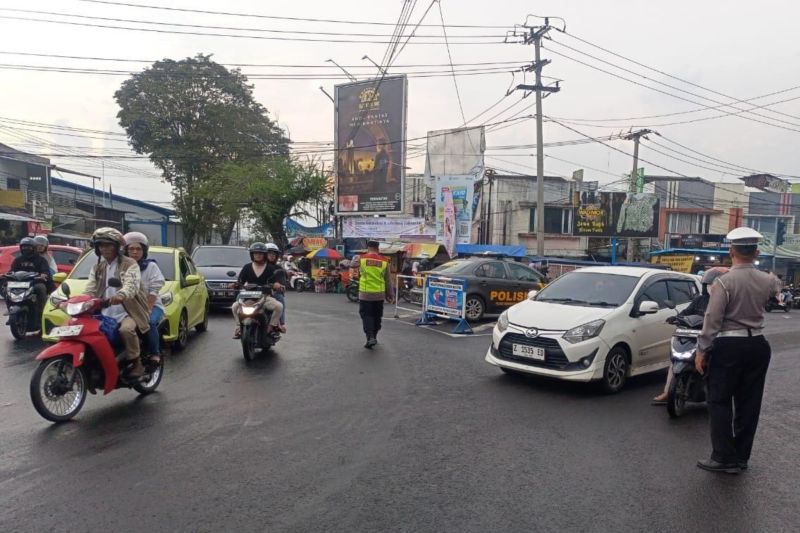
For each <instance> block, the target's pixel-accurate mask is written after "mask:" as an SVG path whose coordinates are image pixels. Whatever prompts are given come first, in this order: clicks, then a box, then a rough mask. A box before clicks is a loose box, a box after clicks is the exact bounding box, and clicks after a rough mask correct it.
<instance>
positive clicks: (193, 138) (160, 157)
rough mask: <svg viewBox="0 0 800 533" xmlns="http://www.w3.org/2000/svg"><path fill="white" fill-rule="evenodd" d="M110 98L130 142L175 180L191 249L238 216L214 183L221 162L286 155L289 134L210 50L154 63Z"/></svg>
mask: <svg viewBox="0 0 800 533" xmlns="http://www.w3.org/2000/svg"><path fill="white" fill-rule="evenodd" d="M114 98H115V99H116V101H117V103H118V104H119V106H120V111H119V113H117V118H118V119H119V123H120V125H121V126H122V127H123V128H124V129H125V131H126V132H127V134H128V140H129V142H130V144H131V146H132V148H133V149H134V150H135V151H136V152H137V153H140V154H147V155H148V156H149V157H150V161H152V162H153V164H154V165H156V166H157V167H158V168H159V169H160V170H161V171H162V174H163V176H164V179H165V181H167V182H168V183H169V184H170V185H172V187H173V196H174V198H173V201H174V205H175V210H176V212H177V214H178V216H180V218H181V220H182V222H183V227H184V237H185V241H186V243H185V245H186V246H187V247H189V248H191V247H192V246H193V244H194V243H195V241H196V240H197V239H198V237H207V236H208V235H210V233H211V231H212V230H213V229H218V230H220V231H221V232H222V233H225V231H227V233H228V235H230V231H231V230H232V229H233V226H234V225H235V223H236V220H237V218H238V211H236V213H234V212H233V211H231V210H230V209H228V208H229V207H230V199H229V198H226V197H225V195H224V194H222V193H221V192H219V191H222V190H223V189H224V188H223V187H216V183H215V182H214V179H216V178H217V177H219V172H218V171H219V169H220V168H222V167H223V166H225V165H226V164H230V163H232V162H239V163H243V162H246V161H255V160H258V159H260V158H263V157H264V156H266V155H268V154H269V155H271V156H273V157H274V156H284V157H286V156H288V154H289V147H288V142H289V141H288V139H287V138H286V136H285V135H284V133H283V131H282V130H281V129H280V128H279V127H278V126H277V124H276V123H275V122H273V121H272V120H271V119H270V118H269V116H268V113H267V110H266V108H264V106H262V105H261V104H259V103H258V102H256V100H255V99H254V97H253V87H252V85H250V84H248V82H247V78H246V77H245V76H243V75H242V73H241V72H240V71H239V70H238V69H233V70H228V69H226V68H225V67H224V66H222V65H220V64H218V63H215V62H214V61H212V60H211V56H206V55H202V54H199V55H197V56H196V57H193V58H186V59H183V60H180V61H174V60H170V59H164V60H161V61H157V62H155V63H153V65H152V66H150V67H149V68H147V69H145V70H144V71H142V72H140V73H137V74H134V75H133V76H132V77H131V78H130V79H128V80H126V81H125V82H123V83H122V86H121V87H120V89H119V90H118V91H117V92H116V93H115V94H114ZM215 191H217V192H215Z"/></svg>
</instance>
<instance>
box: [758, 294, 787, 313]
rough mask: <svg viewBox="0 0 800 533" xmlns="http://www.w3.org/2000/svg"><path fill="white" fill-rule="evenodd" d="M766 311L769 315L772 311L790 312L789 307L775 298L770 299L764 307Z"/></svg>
mask: <svg viewBox="0 0 800 533" xmlns="http://www.w3.org/2000/svg"><path fill="white" fill-rule="evenodd" d="M764 309H765V310H766V311H767V313H771V312H772V311H783V312H784V313H788V312H789V306H788V305H786V304H784V303H781V302H779V301H778V299H777V298H775V297H774V296H772V297H770V299H769V300H768V301H767V305H765V306H764Z"/></svg>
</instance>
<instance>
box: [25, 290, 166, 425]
mask: <svg viewBox="0 0 800 533" xmlns="http://www.w3.org/2000/svg"><path fill="white" fill-rule="evenodd" d="M108 283H109V286H111V287H120V286H121V283H120V281H119V280H118V279H116V278H112V279H110V280H109V281H108ZM61 290H62V292H63V293H64V294H65V295H66V297H67V300H66V301H65V302H64V303H63V304H62V306H63V308H64V311H66V313H67V314H68V315H69V316H70V319H69V320H68V321H67V323H66V324H64V325H63V326H59V327H55V328H53V329H52V331H51V332H50V335H51V336H53V337H58V342H57V343H56V344H54V345H52V346H50V347H48V348H46V349H45V350H44V351H42V352H41V353H40V354H39V355H37V356H36V360H37V361H40V363H39V366H38V367H36V370H35V371H34V373H33V376H32V377H31V385H30V393H31V400H32V401H33V406H34V407H35V408H36V411H37V412H38V413H39V414H40V415H42V416H43V417H44V418H46V419H47V420H50V421H51V422H65V421H67V420H70V419H71V418H72V417H74V416H75V415H77V414H78V412H79V411H80V410H81V408H82V407H83V404H84V402H85V401H86V393H87V392H91V393H92V394H96V392H97V389H102V390H103V392H104V394H108V393H110V392H111V391H113V390H114V389H121V388H128V389H131V388H132V389H134V390H135V391H136V392H138V393H139V394H150V393H151V392H153V391H155V390H156V389H157V388H158V385H159V383H161V377H162V375H163V373H164V359H163V358H161V361H160V362H158V363H155V362H153V361H152V360H150V358H149V357H147V356H145V355H142V362H143V364H144V367H145V373H144V375H142V376H141V377H136V378H133V377H127V375H126V374H127V371H128V370H129V367H130V365H131V362H130V361H128V360H120V359H119V358H120V356H121V355H122V353H121V350H115V349H114V346H112V344H111V343H110V342H109V339H108V336H107V335H106V333H104V332H103V328H102V324H103V322H102V317H100V316H97V315H99V314H100V312H101V311H102V309H103V308H105V307H107V306H108V300H107V299H104V298H94V297H92V296H89V295H80V296H74V297H72V298H70V290H69V287H68V286H67V284H66V283H64V284H62V285H61ZM145 344H146V343H144V342H142V343H141V345H142V347H144V346H145Z"/></svg>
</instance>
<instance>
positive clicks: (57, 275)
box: [53, 272, 67, 283]
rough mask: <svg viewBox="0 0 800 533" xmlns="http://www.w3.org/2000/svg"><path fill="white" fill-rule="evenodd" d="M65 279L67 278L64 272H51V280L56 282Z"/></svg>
mask: <svg viewBox="0 0 800 533" xmlns="http://www.w3.org/2000/svg"><path fill="white" fill-rule="evenodd" d="M65 279H67V274H66V273H65V272H56V273H55V274H53V281H54V282H56V283H64V280H65Z"/></svg>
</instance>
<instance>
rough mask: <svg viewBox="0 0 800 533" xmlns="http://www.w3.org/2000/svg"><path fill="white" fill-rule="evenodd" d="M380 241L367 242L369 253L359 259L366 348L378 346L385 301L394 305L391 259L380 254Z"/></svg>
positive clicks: (359, 311)
mask: <svg viewBox="0 0 800 533" xmlns="http://www.w3.org/2000/svg"><path fill="white" fill-rule="evenodd" d="M379 246H380V245H379V243H378V241H369V242H367V253H366V254H364V255H362V256H361V257H360V258H359V261H358V265H359V272H360V278H359V281H358V304H359V309H358V313H359V314H360V315H361V322H362V323H363V325H364V333H365V334H366V335H367V343H366V344H365V345H364V347H365V348H369V349H370V350H371V349H372V347H373V346H375V345H376V344H378V332H379V331H380V330H381V319H382V318H383V301H384V300H386V301H387V302H389V303H392V301H393V300H394V298H393V294H394V289H393V288H392V280H391V272H390V269H389V258H388V257H385V256H383V255H380V253H378V250H379Z"/></svg>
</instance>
